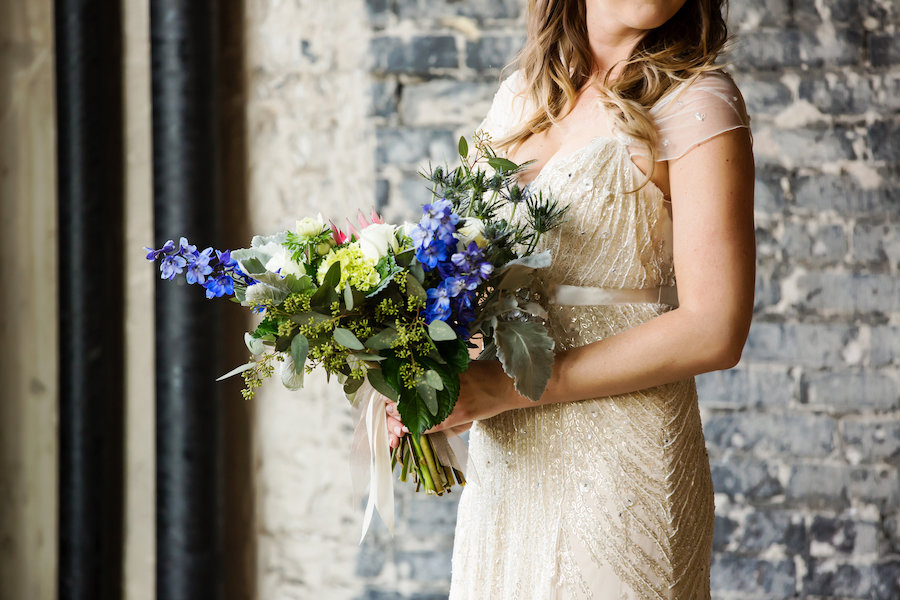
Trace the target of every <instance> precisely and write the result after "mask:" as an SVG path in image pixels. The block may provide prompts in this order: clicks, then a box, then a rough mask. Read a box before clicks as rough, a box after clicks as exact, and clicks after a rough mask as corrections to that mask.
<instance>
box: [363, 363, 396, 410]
mask: <svg viewBox="0 0 900 600" xmlns="http://www.w3.org/2000/svg"><path fill="white" fill-rule="evenodd" d="M366 377H367V378H368V380H369V383H371V384H372V387H373V388H375V390H376V391H378V393H380V394H382V395H383V396H387V397H388V398H390V399H391V400H393V401H394V402H396V401H397V400H399V399H400V394H399V393H398V392H397V390H396V389H394V387H393V386H392V385H391V384H389V383H388V382H387V381H386V380H385V378H384V374H383V373H382V371H379V370H378V369H369V372H368V373H366Z"/></svg>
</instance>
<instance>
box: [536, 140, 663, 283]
mask: <svg viewBox="0 0 900 600" xmlns="http://www.w3.org/2000/svg"><path fill="white" fill-rule="evenodd" d="M642 180H643V175H642V174H641V173H640V172H639V171H638V170H637V167H635V166H634V164H633V163H632V161H631V158H630V156H629V154H628V151H627V148H626V147H625V146H624V145H623V143H622V142H621V141H620V140H619V139H617V138H611V137H598V138H594V139H593V140H591V141H590V142H589V143H588V144H586V145H585V146H582V147H581V148H579V149H577V150H575V151H574V152H572V153H570V154H567V155H564V156H561V157H553V158H552V159H551V160H550V161H549V162H548V163H547V164H546V165H544V167H543V169H541V172H540V173H538V175H537V177H536V178H535V179H534V180H533V181H532V182H531V183H530V184H529V186H528V189H529V190H530V192H531V193H539V192H541V193H544V194H549V195H551V196H552V197H553V198H554V199H555V200H557V201H558V202H559V203H560V205H562V206H568V207H569V208H568V211H567V214H566V218H565V220H564V222H563V224H562V225H561V226H560V227H559V228H557V229H555V230H553V231H551V232H549V233H548V234H546V235H545V236H542V238H541V240H540V243H539V245H538V249H539V250H549V251H550V253H551V256H552V257H553V262H552V264H551V266H550V267H549V268H547V269H544V270H542V271H541V272H540V275H539V279H540V281H541V282H542V283H543V284H549V283H555V284H567V285H579V286H596V287H605V288H636V289H640V288H648V287H657V286H667V285H673V284H674V283H675V272H674V268H673V265H672V220H671V217H670V215H669V212H668V209H667V208H666V202H665V200H664V198H663V194H662V192H661V191H660V190H659V189H658V188H657V187H656V186H654V185H653V183H652V182H648V183H647V185H645V186H644V187H642V188H640V189H638V190H636V191H635V188H637V187H638V186H639V185H640V183H641V182H642Z"/></svg>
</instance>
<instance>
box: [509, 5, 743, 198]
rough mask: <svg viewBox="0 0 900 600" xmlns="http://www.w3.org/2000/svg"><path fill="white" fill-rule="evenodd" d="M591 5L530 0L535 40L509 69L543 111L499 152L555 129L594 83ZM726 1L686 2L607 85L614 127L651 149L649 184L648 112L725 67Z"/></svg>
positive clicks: (652, 143)
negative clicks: (721, 61)
mask: <svg viewBox="0 0 900 600" xmlns="http://www.w3.org/2000/svg"><path fill="white" fill-rule="evenodd" d="M585 1H586V0H529V2H528V38H527V41H526V43H525V46H524V48H523V49H522V51H521V52H520V53H519V55H518V57H517V58H516V59H515V60H514V61H513V63H512V64H511V65H510V66H509V67H507V69H509V68H512V67H518V68H519V69H521V70H522V74H523V76H524V79H525V81H526V86H525V90H527V93H528V94H529V96H530V98H529V99H530V100H531V104H530V105H531V106H537V107H538V108H537V110H536V111H535V112H534V114H532V115H531V116H530V117H529V118H527V119H526V121H525V122H524V123H523V124H522V125H521V126H520V127H519V128H518V129H517V130H514V131H513V132H511V133H510V134H509V135H507V136H506V137H504V138H503V139H501V140H497V142H496V145H497V147H498V148H513V147H515V146H517V145H519V144H521V143H522V142H524V141H525V140H526V139H528V138H529V137H530V136H532V135H534V134H536V133H540V132H542V131H544V130H546V129H548V128H549V127H550V126H551V125H552V124H553V123H555V122H557V121H558V120H559V119H561V118H562V117H564V116H565V115H566V114H568V112H569V111H570V110H571V108H572V107H573V106H574V105H575V100H576V93H577V91H578V90H580V89H581V88H582V87H584V86H585V85H586V84H587V83H588V82H589V81H590V80H591V78H592V77H593V76H594V71H595V67H594V59H593V55H592V54H591V47H590V42H589V40H588V31H587V24H586V22H587V9H586V7H585ZM587 1H590V0H587ZM726 2H727V0H687V2H685V3H684V5H683V6H682V7H681V8H680V9H679V10H678V12H677V13H675V15H674V16H672V18H671V19H669V20H668V21H666V22H665V23H664V24H662V25H661V26H659V27H657V28H656V29H652V30H650V31H649V32H647V34H646V35H645V36H644V37H643V39H641V41H640V42H639V43H638V44H637V46H636V47H635V48H634V50H633V52H632V53H631V56H630V57H629V58H628V59H627V60H626V61H624V65H622V69H621V71H620V74H619V76H618V77H616V78H615V79H612V80H611V78H610V73H611V72H612V69H611V70H610V72H609V73H606V75H605V77H604V79H603V81H602V83H601V88H600V91H601V100H602V102H603V103H604V104H606V105H607V107H608V108H610V109H611V110H610V112H611V114H612V115H613V120H614V123H613V124H614V125H615V126H617V127H618V129H619V130H620V131H622V132H623V133H625V134H626V135H629V136H631V137H633V138H635V139H636V140H638V141H640V142H642V143H644V144H646V145H647V147H648V149H649V153H650V162H651V171H650V173H649V174H648V175H647V179H646V180H645V181H644V184H646V182H647V181H649V180H650V177H652V174H653V171H652V169H653V168H654V167H655V164H656V157H657V152H656V142H657V134H656V128H655V127H654V126H653V121H652V119H651V117H650V113H649V110H650V108H651V107H652V106H653V105H654V104H655V103H656V102H657V101H658V100H659V99H660V98H661V97H662V96H663V95H664V94H665V93H666V92H667V91H669V90H670V89H671V88H672V87H673V86H675V85H677V84H678V83H680V82H683V81H686V80H689V79H691V78H692V77H695V76H697V75H699V74H700V73H703V72H704V71H712V70H716V69H720V68H722V67H721V66H720V65H716V64H714V61H715V60H716V57H717V56H718V55H719V53H720V52H721V51H722V49H723V47H724V46H725V43H726V41H727V39H728V29H727V26H726V25H725V19H724V17H723V15H722V9H723V6H724V5H725V3H726ZM641 187H643V185H642V186H641Z"/></svg>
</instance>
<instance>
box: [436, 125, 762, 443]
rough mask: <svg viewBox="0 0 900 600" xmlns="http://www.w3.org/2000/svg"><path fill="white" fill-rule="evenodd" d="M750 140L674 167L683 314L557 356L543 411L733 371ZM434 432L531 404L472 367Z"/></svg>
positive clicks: (746, 311)
mask: <svg viewBox="0 0 900 600" xmlns="http://www.w3.org/2000/svg"><path fill="white" fill-rule="evenodd" d="M753 181H754V165H753V154H752V149H751V145H750V139H749V134H748V131H747V130H746V129H736V130H733V131H729V132H726V133H723V134H720V135H718V136H716V137H714V138H712V139H710V140H708V141H707V142H705V143H703V144H701V145H700V146H698V147H696V148H694V149H693V150H691V151H690V152H688V153H687V154H686V155H685V156H684V157H682V158H680V159H678V160H673V161H670V163H669V183H670V188H671V196H672V206H673V223H674V227H673V232H674V257H675V272H676V277H677V281H678V298H679V307H678V308H676V309H674V310H672V311H669V312H667V313H664V314H662V315H660V316H659V317H656V318H654V319H651V320H650V321H647V322H646V323H642V324H641V325H638V326H636V327H633V328H631V329H628V330H626V331H623V332H622V333H619V334H617V335H614V336H611V337H609V338H606V339H603V340H600V341H597V342H594V343H591V344H587V345H585V346H581V347H578V348H572V349H569V350H566V351H564V352H560V353H559V354H557V356H556V361H555V363H554V367H553V375H552V378H551V381H550V383H549V385H548V387H547V390H546V391H545V393H544V395H543V397H542V398H541V400H540V402H539V404H550V403H556V402H570V401H575V400H583V399H586V398H597V397H603V396H611V395H615V394H622V393H627V392H632V391H635V390H638V389H644V388H648V387H653V386H657V385H661V384H665V383H670V382H673V381H678V380H681V379H685V378H687V377H691V376H693V375H697V374H700V373H704V372H707V371H714V370H718V369H727V368H730V367H732V366H734V365H735V364H736V363H737V362H738V360H739V359H740V356H741V351H742V349H743V346H744V342H745V341H746V338H747V333H748V331H749V328H750V319H751V315H752V310H753V290H754V283H755V270H756V244H755V235H754V224H753ZM461 380H462V381H461V384H462V385H461V391H460V397H459V401H458V402H457V405H456V408H454V411H453V413H452V414H451V415H450V417H449V418H448V419H447V420H446V421H444V422H443V423H441V425H439V426H438V427H437V428H435V430H437V429H447V428H452V427H457V426H459V425H461V424H464V423H467V422H470V421H473V420H476V419H483V418H487V417H490V416H493V415H495V414H498V413H500V412H503V411H505V410H510V409H512V408H522V407H528V406H534V405H535V404H536V403H534V402H532V401H530V400H528V399H527V398H525V397H523V396H521V395H519V394H518V393H517V392H516V391H515V390H514V388H513V386H512V381H511V380H510V379H509V377H507V376H506V375H505V374H504V373H503V372H502V370H501V368H500V365H499V363H497V362H496V361H490V362H484V363H480V362H475V363H472V365H471V366H470V369H469V370H468V371H466V372H465V373H463V375H462V377H461Z"/></svg>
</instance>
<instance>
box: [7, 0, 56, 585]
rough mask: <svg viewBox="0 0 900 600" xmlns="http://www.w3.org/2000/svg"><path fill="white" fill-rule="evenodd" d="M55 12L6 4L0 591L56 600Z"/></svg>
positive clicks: (16, 0) (21, 0)
mask: <svg viewBox="0 0 900 600" xmlns="http://www.w3.org/2000/svg"><path fill="white" fill-rule="evenodd" d="M53 52H54V43H53V3H52V2H51V1H50V0H5V1H4V2H0V88H2V89H0V281H2V282H3V287H2V291H0V343H2V347H0V382H2V386H0V581H2V582H3V584H2V586H3V588H2V592H0V593H2V595H3V596H4V597H7V598H29V599H33V600H51V599H53V598H55V597H56V564H57V563H56V556H57V537H56V535H57V534H56V532H57V511H56V507H57V442H56V440H57V437H56V434H57V391H58V387H57V366H56V363H57V359H56V357H57V339H58V338H57V327H56V314H57V308H56V297H57V284H56V270H57V266H56V262H57V259H56V128H55V126H56V116H55V102H54V74H53V73H54V71H53V69H54V62H53Z"/></svg>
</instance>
